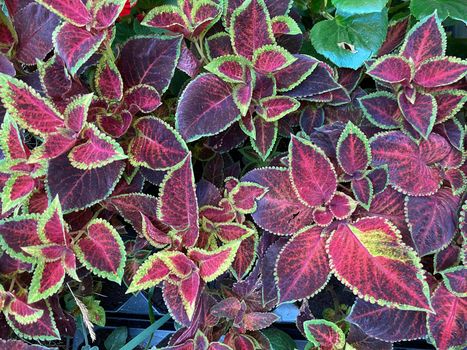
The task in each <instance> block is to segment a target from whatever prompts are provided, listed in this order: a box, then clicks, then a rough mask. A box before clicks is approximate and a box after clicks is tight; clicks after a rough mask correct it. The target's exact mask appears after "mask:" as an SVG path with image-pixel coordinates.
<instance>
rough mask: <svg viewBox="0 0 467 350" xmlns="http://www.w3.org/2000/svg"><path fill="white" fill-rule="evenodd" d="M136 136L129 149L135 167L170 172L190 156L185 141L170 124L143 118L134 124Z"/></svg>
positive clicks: (155, 119)
mask: <svg viewBox="0 0 467 350" xmlns="http://www.w3.org/2000/svg"><path fill="white" fill-rule="evenodd" d="M134 128H135V130H136V136H135V137H134V138H133V139H132V140H131V142H130V145H129V147H128V154H129V157H130V161H131V163H132V164H133V165H134V166H146V167H148V168H151V169H154V170H168V169H170V168H172V167H173V166H175V165H176V164H178V163H180V162H181V161H183V159H184V158H185V157H186V156H187V154H188V148H187V147H186V144H185V141H183V139H182V138H181V136H180V135H179V134H178V132H177V131H176V130H174V129H173V128H172V127H171V126H170V125H169V124H167V123H165V122H163V121H162V120H160V119H157V118H154V117H143V118H140V119H138V121H137V122H136V123H135V124H134Z"/></svg>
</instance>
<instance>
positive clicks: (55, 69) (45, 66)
mask: <svg viewBox="0 0 467 350" xmlns="http://www.w3.org/2000/svg"><path fill="white" fill-rule="evenodd" d="M37 70H38V72H39V78H40V80H41V85H42V88H43V89H44V91H45V92H46V93H47V95H48V96H50V97H52V98H53V97H62V96H63V95H64V94H65V93H67V92H68V91H69V90H70V89H71V85H72V81H71V77H70V74H68V71H67V70H66V69H65V65H64V63H63V60H62V59H61V58H60V56H57V55H53V56H52V57H51V58H50V59H49V60H48V61H47V62H40V61H37Z"/></svg>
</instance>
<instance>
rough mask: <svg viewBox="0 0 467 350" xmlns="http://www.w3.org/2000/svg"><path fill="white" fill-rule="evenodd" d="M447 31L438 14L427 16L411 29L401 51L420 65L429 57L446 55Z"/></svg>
mask: <svg viewBox="0 0 467 350" xmlns="http://www.w3.org/2000/svg"><path fill="white" fill-rule="evenodd" d="M445 51H446V33H445V32H444V29H443V27H442V26H441V21H440V20H439V18H438V16H437V14H436V13H435V14H433V15H431V16H428V17H425V18H424V19H422V20H421V21H420V22H418V23H417V24H416V25H415V26H413V27H412V29H410V31H409V33H408V35H407V37H406V39H405V41H404V43H403V44H402V47H401V50H400V53H401V55H402V56H404V57H406V58H411V59H412V61H413V62H414V63H415V65H416V66H418V65H419V64H420V63H422V62H424V61H426V60H427V59H429V58H433V57H438V56H444V52H445Z"/></svg>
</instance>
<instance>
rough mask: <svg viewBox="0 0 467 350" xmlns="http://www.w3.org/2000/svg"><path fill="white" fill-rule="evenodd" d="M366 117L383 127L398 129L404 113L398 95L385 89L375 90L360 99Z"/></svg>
mask: <svg viewBox="0 0 467 350" xmlns="http://www.w3.org/2000/svg"><path fill="white" fill-rule="evenodd" d="M358 102H359V103H360V107H361V108H362V111H363V114H364V115H365V117H366V118H367V119H368V120H369V121H370V122H371V123H373V124H374V125H376V126H377V127H379V128H381V129H388V130H390V129H397V128H399V125H400V123H401V119H402V115H401V111H400V109H399V105H398V104H397V99H396V97H395V96H394V95H393V94H391V93H389V92H385V91H379V92H374V93H371V94H369V95H366V96H363V97H360V98H359V99H358Z"/></svg>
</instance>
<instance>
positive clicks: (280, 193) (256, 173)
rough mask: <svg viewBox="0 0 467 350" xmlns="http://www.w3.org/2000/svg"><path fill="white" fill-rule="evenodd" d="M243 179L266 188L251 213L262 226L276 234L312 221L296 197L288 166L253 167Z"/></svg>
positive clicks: (290, 231) (297, 229) (295, 229)
mask: <svg viewBox="0 0 467 350" xmlns="http://www.w3.org/2000/svg"><path fill="white" fill-rule="evenodd" d="M242 181H248V182H254V183H257V184H258V185H260V186H263V187H264V188H267V189H268V192H266V194H265V195H264V196H263V197H262V198H261V199H260V200H259V201H258V202H257V209H256V211H255V212H254V213H253V214H252V217H253V220H254V221H255V223H256V224H257V225H258V226H260V227H261V228H263V229H265V230H267V231H269V232H272V233H274V234H278V235H291V234H293V233H295V232H297V231H299V230H300V229H301V228H302V227H304V226H306V225H309V224H310V223H311V222H312V220H313V219H312V210H311V209H310V208H308V207H307V206H305V205H303V204H302V203H301V202H300V201H297V200H296V195H295V193H294V190H293V189H292V186H291V184H290V180H289V176H288V172H287V169H285V168H273V167H269V168H261V169H255V170H252V171H250V172H248V173H247V174H246V175H245V176H244V177H243V178H242Z"/></svg>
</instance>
